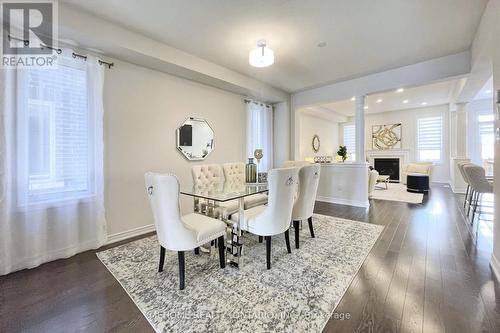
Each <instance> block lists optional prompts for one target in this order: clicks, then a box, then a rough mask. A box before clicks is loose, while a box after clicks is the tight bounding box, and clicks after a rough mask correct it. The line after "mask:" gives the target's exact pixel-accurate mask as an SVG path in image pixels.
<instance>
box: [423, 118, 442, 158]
mask: <svg viewBox="0 0 500 333" xmlns="http://www.w3.org/2000/svg"><path fill="white" fill-rule="evenodd" d="M442 129H443V119H442V117H431V118H420V119H418V120H417V152H418V160H419V161H428V162H439V161H441V148H442Z"/></svg>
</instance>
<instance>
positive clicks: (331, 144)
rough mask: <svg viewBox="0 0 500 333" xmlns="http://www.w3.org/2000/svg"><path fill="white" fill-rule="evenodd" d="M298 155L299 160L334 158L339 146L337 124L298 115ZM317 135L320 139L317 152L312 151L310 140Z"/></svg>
mask: <svg viewBox="0 0 500 333" xmlns="http://www.w3.org/2000/svg"><path fill="white" fill-rule="evenodd" d="M300 118H301V120H300V143H299V145H300V147H299V150H300V154H299V159H300V160H305V159H306V158H313V157H315V156H325V155H327V156H335V155H337V150H338V146H339V124H338V123H337V122H334V121H329V120H325V119H321V118H317V117H314V116H310V115H306V114H301V115H300ZM315 134H317V135H318V136H319V139H320V147H319V151H318V152H317V153H315V152H314V151H313V149H312V138H313V136H314V135H315Z"/></svg>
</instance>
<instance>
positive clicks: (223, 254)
mask: <svg viewBox="0 0 500 333" xmlns="http://www.w3.org/2000/svg"><path fill="white" fill-rule="evenodd" d="M217 243H218V245H219V263H220V268H226V247H225V246H224V236H220V237H219V239H218V240H217Z"/></svg>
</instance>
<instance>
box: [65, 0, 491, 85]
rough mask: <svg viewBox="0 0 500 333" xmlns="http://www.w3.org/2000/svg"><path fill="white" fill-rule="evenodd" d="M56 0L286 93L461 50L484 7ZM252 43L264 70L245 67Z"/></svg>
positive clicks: (417, 0)
mask: <svg viewBox="0 0 500 333" xmlns="http://www.w3.org/2000/svg"><path fill="white" fill-rule="evenodd" d="M63 2H66V3H70V4H72V5H74V6H76V7H78V8H80V9H83V10H85V11H88V12H90V13H91V14H95V15H96V16H99V17H102V18H104V19H106V20H108V21H111V22H114V23H116V24H119V25H121V26H124V27H126V28H128V29H130V30H133V31H136V32H139V33H141V34H143V35H145V36H148V37H151V38H154V39H156V40H159V41H161V42H164V43H166V44H168V45H170V46H173V47H176V48H178V49H181V50H184V51H187V52H189V53H192V54H194V55H196V56H199V57H201V58H204V59H206V60H209V61H212V62H214V63H217V64H219V65H222V66H225V67H227V68H229V69H232V70H235V71H238V72H240V73H244V74H247V75H249V76H251V77H254V78H256V79H259V80H261V81H264V82H267V83H269V84H271V85H273V86H275V87H277V88H281V89H283V90H286V91H289V92H295V91H299V90H302V89H305V88H307V87H312V86H317V85H321V84H324V83H327V82H334V81H339V80H342V79H347V78H352V77H357V76H362V75H365V74H368V73H373V72H378V71H382V70H387V69H391V68H397V67H401V66H405V65H410V64H413V63H417V62H420V61H424V60H428V59H432V58H436V57H440V56H445V55H449V54H453V53H458V52H461V51H464V50H467V49H469V48H470V46H471V43H472V39H473V37H474V34H475V31H476V28H477V26H478V24H479V21H480V18H481V15H482V13H483V10H484V8H485V5H486V3H487V0H413V1H402V0H378V1H373V0H358V1H353V0H330V1H328V0H323V1H320V0H310V1H303V0H273V1H264V0H253V1H235V0H206V1H201V0H196V1H194V0H193V1H186V0H143V1H136V0H86V1H81V0H63ZM259 39H266V40H267V41H268V45H269V47H271V48H272V49H274V51H275V55H276V61H275V64H274V65H273V66H271V67H267V68H260V69H259V68H253V67H251V66H250V65H249V64H248V52H249V51H250V49H252V48H253V47H255V44H256V42H257V40H259ZM320 42H326V43H327V46H326V47H322V48H319V47H317V45H318V43H320Z"/></svg>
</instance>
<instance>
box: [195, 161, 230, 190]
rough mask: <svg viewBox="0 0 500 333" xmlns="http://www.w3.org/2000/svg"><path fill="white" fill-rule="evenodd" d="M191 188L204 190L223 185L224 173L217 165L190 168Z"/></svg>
mask: <svg viewBox="0 0 500 333" xmlns="http://www.w3.org/2000/svg"><path fill="white" fill-rule="evenodd" d="M191 174H192V176H193V186H194V187H195V188H196V189H205V188H208V187H214V186H218V185H219V184H223V183H224V173H223V171H222V167H221V166H220V165H219V164H204V165H203V164H202V165H194V166H193V167H191Z"/></svg>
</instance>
